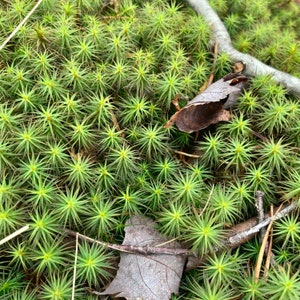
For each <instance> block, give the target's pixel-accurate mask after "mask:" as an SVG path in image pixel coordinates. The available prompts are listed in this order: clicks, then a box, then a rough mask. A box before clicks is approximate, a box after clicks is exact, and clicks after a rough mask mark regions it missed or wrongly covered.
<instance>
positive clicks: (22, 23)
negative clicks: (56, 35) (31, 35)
mask: <svg viewBox="0 0 300 300" xmlns="http://www.w3.org/2000/svg"><path fill="white" fill-rule="evenodd" d="M42 2H43V0H39V1H38V2H37V3H36V5H35V6H34V7H33V8H32V9H31V11H30V12H29V13H28V14H27V16H26V17H25V18H24V19H23V20H22V21H21V22H20V24H19V25H18V26H17V27H16V28H15V29H14V31H13V32H12V33H11V34H10V35H9V36H8V37H7V38H6V40H5V41H4V42H3V43H2V45H1V46H0V51H1V50H2V49H3V48H4V47H5V46H6V44H7V43H8V42H9V41H10V40H11V39H12V38H13V37H14V35H15V34H16V33H17V32H18V31H19V30H20V28H21V27H22V26H23V25H24V24H25V22H26V21H27V20H28V19H29V18H30V16H31V15H32V14H33V13H34V11H35V10H36V9H37V8H38V7H39V6H40V4H41V3H42Z"/></svg>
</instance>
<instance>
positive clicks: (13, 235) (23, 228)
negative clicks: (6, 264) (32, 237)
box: [0, 225, 29, 245]
mask: <svg viewBox="0 0 300 300" xmlns="http://www.w3.org/2000/svg"><path fill="white" fill-rule="evenodd" d="M28 229H29V225H25V226H23V227H22V228H20V229H18V230H16V231H15V232H13V233H11V234H10V235H8V236H6V237H5V238H3V239H2V240H0V245H2V244H4V243H6V242H8V241H9V240H11V239H13V238H14V237H16V236H18V235H20V234H22V233H23V232H25V231H27V230H28Z"/></svg>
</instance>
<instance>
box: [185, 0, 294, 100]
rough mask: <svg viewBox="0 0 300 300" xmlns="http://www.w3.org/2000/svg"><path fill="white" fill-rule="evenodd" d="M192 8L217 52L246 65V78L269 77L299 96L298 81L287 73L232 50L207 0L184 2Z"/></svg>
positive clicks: (219, 21) (220, 23) (223, 28)
mask: <svg viewBox="0 0 300 300" xmlns="http://www.w3.org/2000/svg"><path fill="white" fill-rule="evenodd" d="M186 2H187V3H189V4H190V5H191V6H192V8H193V9H194V10H195V11H196V12H197V13H198V14H200V15H201V16H202V18H203V19H204V20H205V21H206V22H207V23H208V24H209V25H211V28H212V31H213V35H214V39H215V42H216V43H218V47H219V52H224V53H226V54H227V55H228V56H229V57H230V59H232V60H233V62H237V61H242V62H243V63H244V64H246V70H245V71H244V73H245V75H247V76H257V75H270V76H271V77H272V79H273V80H274V81H275V82H277V83H278V84H282V85H283V86H284V87H285V88H286V89H287V90H288V91H289V92H290V93H292V94H294V95H296V96H300V79H299V78H297V77H294V76H292V75H290V74H288V73H285V72H281V71H279V70H276V69H274V68H272V67H270V66H268V65H266V64H264V63H262V62H261V61H259V60H258V59H256V58H254V57H253V56H251V55H248V54H244V53H242V52H239V51H238V50H236V49H235V48H233V46H232V43H231V38H230V35H229V33H228V31H227V29H226V28H225V26H224V24H223V23H222V21H221V20H220V18H219V16H218V15H217V14H216V13H215V12H214V10H213V9H212V8H211V6H210V5H209V4H208V2H207V0H186Z"/></svg>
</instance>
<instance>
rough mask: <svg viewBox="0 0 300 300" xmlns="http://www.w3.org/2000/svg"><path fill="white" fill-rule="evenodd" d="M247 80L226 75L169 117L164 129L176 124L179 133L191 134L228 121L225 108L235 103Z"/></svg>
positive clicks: (237, 76) (234, 74)
mask: <svg viewBox="0 0 300 300" xmlns="http://www.w3.org/2000/svg"><path fill="white" fill-rule="evenodd" d="M247 80H248V78H247V77H246V76H244V75H242V74H240V73H230V74H227V75H226V76H224V77H223V78H221V79H220V80H218V81H216V82H215V83H213V84H211V85H210V86H209V87H208V88H207V89H206V90H204V91H203V92H202V93H201V94H199V95H197V96H196V97H195V98H194V99H192V100H191V101H189V102H188V103H187V104H186V106H184V107H183V108H181V109H180V110H179V111H177V112H176V113H175V114H174V115H173V116H171V118H170V119H169V121H168V122H167V124H166V125H165V128H169V127H171V126H172V125H173V124H176V126H177V127H178V129H179V130H180V131H184V132H187V133H191V132H194V131H199V130H202V129H204V128H206V127H208V126H209V125H211V124H216V123H218V122H220V121H228V120H229V118H230V113H229V112H228V111H227V110H225V108H228V107H230V106H231V105H232V104H233V103H234V102H235V101H236V98H237V96H238V94H239V93H240V92H241V90H242V88H243V87H244V85H245V83H246V81H247Z"/></svg>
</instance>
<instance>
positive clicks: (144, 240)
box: [96, 216, 187, 300]
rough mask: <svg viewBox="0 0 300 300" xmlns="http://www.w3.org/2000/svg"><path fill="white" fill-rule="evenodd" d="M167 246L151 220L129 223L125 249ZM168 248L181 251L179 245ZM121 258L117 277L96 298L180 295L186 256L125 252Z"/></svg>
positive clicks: (155, 299)
mask: <svg viewBox="0 0 300 300" xmlns="http://www.w3.org/2000/svg"><path fill="white" fill-rule="evenodd" d="M166 242H167V238H166V237H164V236H163V235H161V234H160V233H159V232H158V231H157V230H156V228H155V223H154V222H153V221H152V220H150V219H149V218H146V217H142V216H141V217H138V216H133V217H132V218H131V219H129V220H128V221H127V222H126V226H125V238H124V241H123V243H122V245H132V246H134V245H140V246H144V247H145V246H149V247H153V246H155V245H160V244H164V243H166ZM157 247H158V249H159V246H157ZM168 247H169V248H170V249H174V250H176V249H178V248H181V247H180V245H179V243H178V242H171V243H168ZM120 256H121V259H120V263H119V269H118V271H117V275H116V277H115V278H114V280H113V281H112V282H111V283H110V285H109V286H108V287H107V288H106V290H105V291H104V292H101V293H99V292H97V293H96V294H97V295H114V296H115V297H124V298H126V299H127V300H134V299H147V300H168V299H170V298H171V295H172V293H174V294H177V293H178V290H179V284H180V280H181V276H182V272H183V269H184V266H185V263H186V258H187V255H168V254H148V255H141V254H137V253H125V252H122V253H121V254H120Z"/></svg>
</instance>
